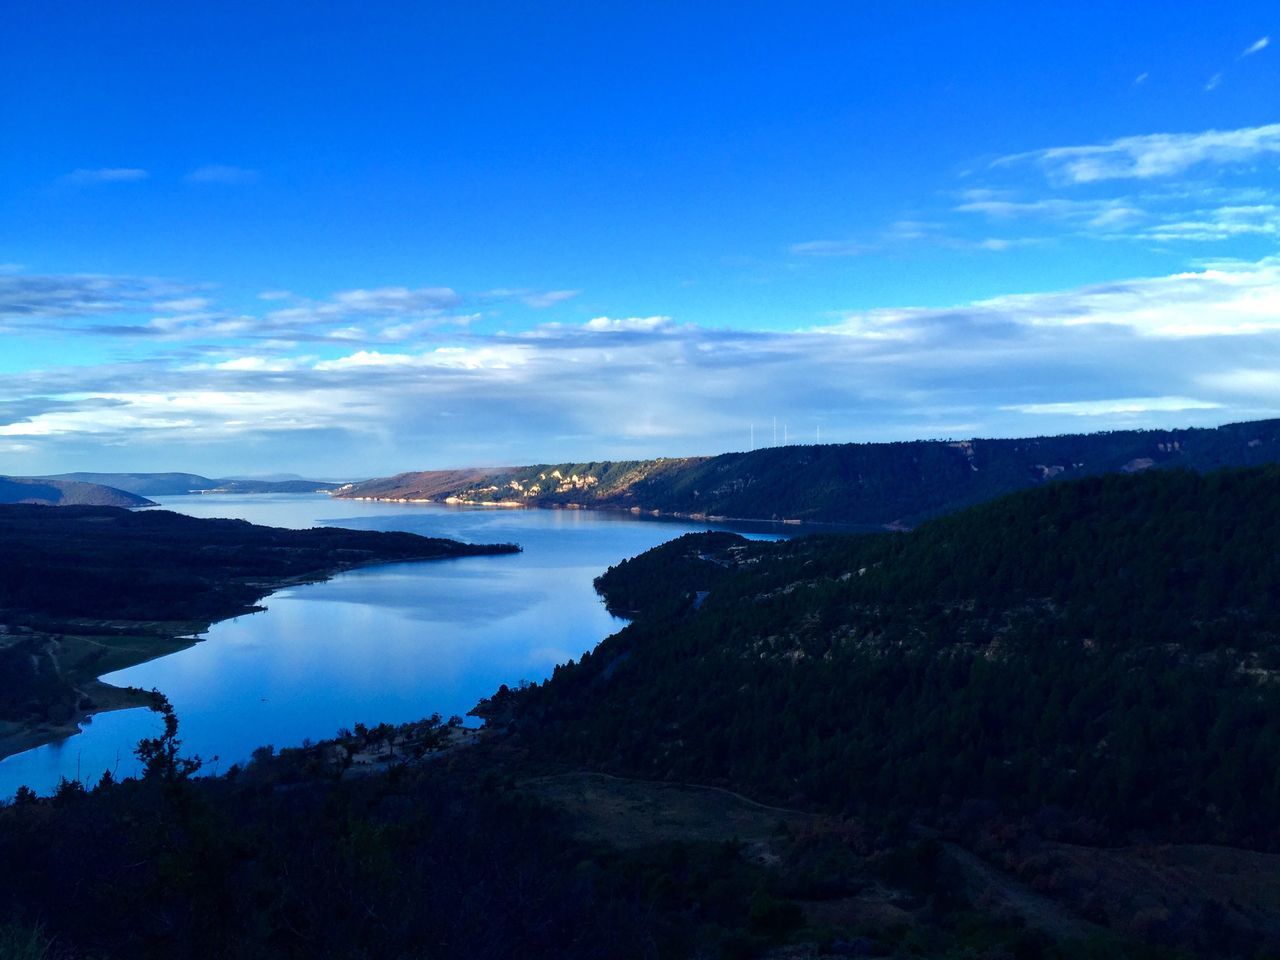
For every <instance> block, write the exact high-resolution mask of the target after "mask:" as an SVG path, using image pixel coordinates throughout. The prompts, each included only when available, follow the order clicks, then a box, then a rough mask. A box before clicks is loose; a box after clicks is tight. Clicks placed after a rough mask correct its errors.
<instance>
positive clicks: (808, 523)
mask: <svg viewBox="0 0 1280 960" xmlns="http://www.w3.org/2000/svg"><path fill="white" fill-rule="evenodd" d="M326 492H327V491H326ZM328 496H329V498H330V499H331V500H352V501H362V502H365V503H430V504H434V505H436V506H443V507H486V508H489V509H499V510H582V511H588V512H592V513H626V514H630V515H631V516H635V517H648V518H652V519H654V520H685V521H692V522H694V523H759V524H766V525H768V526H774V527H783V526H786V527H825V528H829V529H832V530H834V531H836V532H845V533H886V532H892V531H899V530H904V529H909V528H907V527H904V526H903V525H901V524H898V523H896V522H894V523H883V524H865V523H843V522H841V521H839V520H800V519H796V518H794V517H786V518H783V519H780V520H774V519H766V518H763V517H728V516H722V515H721V514H706V513H681V512H680V511H678V510H656V509H646V508H643V507H622V506H614V505H611V504H585V503H545V504H544V503H526V502H523V501H519V500H463V499H460V498H458V497H445V498H444V499H443V500H433V499H431V498H430V497H349V496H343V495H341V494H336V493H328Z"/></svg>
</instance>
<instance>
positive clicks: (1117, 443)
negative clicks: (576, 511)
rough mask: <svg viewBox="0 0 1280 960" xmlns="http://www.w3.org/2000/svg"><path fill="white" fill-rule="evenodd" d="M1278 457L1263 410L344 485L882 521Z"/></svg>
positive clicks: (424, 495)
mask: <svg viewBox="0 0 1280 960" xmlns="http://www.w3.org/2000/svg"><path fill="white" fill-rule="evenodd" d="M1277 461H1280V421H1275V420H1264V421H1258V422H1254V423H1240V424H1230V425H1227V426H1223V427H1218V428H1216V429H1187V430H1124V431H1115V432H1111V433H1097V434H1075V435H1068V436H1058V437H1033V438H1029V439H1018V440H981V439H975V440H963V441H954V442H951V441H938V440H921V441H915V442H911V443H865V444H833V445H824V446H790V447H769V448H765V449H761V450H754V451H751V452H749V453H726V454H722V455H720V456H716V457H691V458H677V459H670V458H668V459H658V460H636V461H612V462H611V461H603V462H591V463H561V464H539V465H535V466H526V467H511V468H501V469H494V470H462V471H426V472H420V473H405V474H399V475H397V476H395V477H390V478H385V479H380V480H370V481H366V482H364V483H357V484H347V485H344V486H342V487H340V488H338V489H337V490H336V491H335V495H336V496H341V497H372V498H377V499H408V500H423V499H426V500H453V501H458V502H467V503H508V504H518V505H527V506H541V507H548V506H552V507H554V506H570V505H575V506H585V507H603V508H610V509H626V510H635V511H639V512H658V513H663V514H683V515H693V516H708V517H733V518H738V519H761V520H784V519H790V520H804V521H822V522H830V523H844V524H855V525H863V526H869V527H880V526H886V525H912V524H915V523H917V522H919V521H920V520H923V519H925V518H927V517H931V516H936V515H938V514H941V513H945V512H947V511H949V510H955V509H959V508H961V507H965V506H969V505H972V504H975V503H981V502H983V501H986V500H990V499H992V498H993V497H997V496H1000V495H1001V494H1005V493H1010V492H1014V491H1017V490H1022V489H1026V488H1030V487H1037V486H1042V485H1044V484H1046V483H1047V482H1050V481H1055V480H1056V481H1061V480H1067V479H1073V478H1079V477H1084V476H1093V475H1100V474H1105V473H1136V472H1141V471H1144V470H1147V469H1151V468H1159V467H1184V468H1187V469H1191V470H1197V471H1206V470H1213V469H1217V468H1219V467H1225V466H1250V465H1257V464H1264V463H1274V462H1277Z"/></svg>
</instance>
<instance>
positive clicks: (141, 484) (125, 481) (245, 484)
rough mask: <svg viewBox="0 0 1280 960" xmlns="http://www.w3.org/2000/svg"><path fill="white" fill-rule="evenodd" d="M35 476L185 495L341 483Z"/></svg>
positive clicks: (304, 489) (303, 489)
mask: <svg viewBox="0 0 1280 960" xmlns="http://www.w3.org/2000/svg"><path fill="white" fill-rule="evenodd" d="M30 479H33V480H50V481H58V482H78V483H95V484H100V485H103V486H108V487H114V488H115V489H117V490H124V491H125V492H127V493H132V494H135V495H137V496H140V497H153V496H154V497H165V496H183V495H186V494H192V493H318V492H321V491H326V490H332V489H334V488H335V487H338V486H339V484H337V483H331V482H328V481H324V480H306V479H302V478H299V479H288V480H269V479H257V478H252V477H223V478H221V479H219V478H215V477H205V476H202V475H200V474H198V473H181V472H162V473H95V472H92V471H79V472H76V473H56V474H50V475H49V476H47V477H33V478H30Z"/></svg>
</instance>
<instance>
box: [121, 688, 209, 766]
mask: <svg viewBox="0 0 1280 960" xmlns="http://www.w3.org/2000/svg"><path fill="white" fill-rule="evenodd" d="M151 693H152V695H153V696H154V698H155V700H154V703H153V705H152V707H151V709H152V710H154V711H155V712H156V713H158V714H160V715H161V716H162V717H163V718H164V732H163V733H162V734H160V736H158V737H148V738H145V739H142V740H139V741H138V746H137V748H136V749H135V750H134V754H135V755H136V756H137V758H138V759H139V760H141V761H142V776H143V778H144V779H147V780H150V779H158V780H163V781H165V782H166V783H179V782H181V781H184V780H188V779H190V778H191V777H193V776H195V774H196V772H197V771H198V770H199V769H200V767H201V766H202V765H203V763H204V761H202V760H201V759H200V758H199V757H198V756H196V757H180V756H178V749H179V748H180V747H181V746H182V741H181V740H179V739H178V715H177V714H176V713H174V710H173V704H171V703H170V702H169V698H168V697H166V696H165V695H164V694H162V693H161V692H160V691H159V690H152V691H151Z"/></svg>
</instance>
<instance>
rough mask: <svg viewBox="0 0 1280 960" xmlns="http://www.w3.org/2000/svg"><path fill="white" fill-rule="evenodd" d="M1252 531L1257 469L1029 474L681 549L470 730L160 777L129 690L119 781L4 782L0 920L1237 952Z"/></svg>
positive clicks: (582, 946) (253, 936) (416, 951)
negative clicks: (968, 500)
mask: <svg viewBox="0 0 1280 960" xmlns="http://www.w3.org/2000/svg"><path fill="white" fill-rule="evenodd" d="M61 512H62V513H65V511H61ZM1277 544H1280V467H1274V466H1273V467H1255V468H1249V469H1234V470H1225V471H1217V472H1213V473H1209V474H1205V475H1201V474H1196V473H1193V472H1190V471H1182V470H1160V471H1147V472H1144V473H1141V474H1137V475H1110V476H1102V477H1090V478H1085V479H1082V480H1078V481H1074V482H1069V483H1054V484H1047V485H1043V486H1040V487H1038V488H1036V489H1033V490H1028V491H1023V492H1021V493H1016V494H1013V495H1011V496H1007V497H1004V498H1002V499H999V500H996V501H993V502H990V503H987V504H984V505H981V506H978V507H974V508H971V509H969V510H966V511H964V512H962V513H957V514H954V515H951V516H947V517H942V518H938V519H934V520H930V521H928V522H926V523H924V524H922V525H921V526H919V527H918V528H917V529H915V530H914V531H912V532H910V533H888V532H881V533H867V534H845V535H839V536H831V535H826V536H813V537H803V538H798V539H795V540H792V541H788V542H779V543H762V542H751V541H747V540H745V539H743V538H740V537H738V536H735V535H732V534H719V533H716V534H696V535H689V536H686V537H682V538H680V539H678V540H675V541H672V542H671V543H669V544H666V545H664V546H662V547H659V548H656V549H655V550H652V551H649V552H648V553H645V554H643V555H641V556H639V557H636V558H633V559H631V560H628V561H625V562H623V563H621V564H619V565H618V566H616V567H614V568H611V569H610V570H608V571H607V572H605V573H604V574H602V575H601V577H600V578H599V580H598V581H597V585H598V588H599V589H600V591H601V593H602V594H603V595H604V596H605V598H606V600H607V602H608V603H609V606H610V608H611V609H613V610H614V611H616V612H620V613H625V614H626V615H628V616H631V617H633V622H632V623H631V624H630V625H629V626H627V627H626V628H625V629H623V630H622V631H620V632H619V633H618V634H616V635H615V636H613V637H610V638H609V639H607V640H606V641H604V642H603V643H602V644H601V645H600V646H599V647H598V648H597V649H596V650H595V651H593V652H592V653H590V654H588V655H586V656H584V657H583V658H582V660H581V661H579V662H577V663H569V664H566V665H564V666H561V667H559V668H557V670H556V671H555V673H554V675H553V676H552V677H551V678H550V679H549V680H548V681H546V682H545V683H542V684H536V685H531V686H527V685H526V686H522V687H521V688H519V689H516V690H511V689H508V688H506V687H503V688H501V689H500V690H499V691H498V692H497V693H496V694H495V695H494V696H493V698H492V699H490V700H486V701H484V702H483V703H482V704H480V705H479V706H478V707H477V709H476V711H475V712H476V713H477V714H479V715H482V716H484V717H486V718H487V720H488V727H489V732H488V733H487V735H485V736H484V737H482V738H478V737H477V735H476V734H474V733H467V732H464V731H461V730H460V729H458V722H457V721H456V720H454V721H450V722H449V723H447V724H446V723H443V722H442V721H441V719H440V718H439V717H432V718H429V719H428V720H425V721H422V722H420V723H418V724H409V725H405V726H402V727H392V726H390V725H388V724H378V725H373V726H364V725H359V724H358V725H356V727H355V730H354V732H348V731H342V732H341V733H340V734H339V736H338V738H337V739H335V740H333V741H328V742H325V743H321V744H307V745H304V746H303V747H300V748H295V749H286V750H281V751H279V752H276V751H275V750H273V749H271V748H270V747H264V748H262V749H260V750H259V751H257V752H256V753H255V755H254V760H253V762H252V763H250V764H248V765H247V766H246V767H244V768H238V767H237V768H233V770H232V771H231V772H230V773H229V774H227V775H224V776H223V777H218V778H193V777H192V776H191V775H192V774H193V773H195V772H196V770H197V769H198V764H199V760H198V758H186V757H183V755H182V753H181V750H180V741H179V740H178V722H177V718H176V717H175V716H173V714H172V712H171V711H169V712H168V713H167V714H166V725H165V730H164V733H163V734H162V735H161V736H159V737H157V738H153V739H151V740H148V741H144V742H143V743H142V744H141V745H140V747H139V756H140V757H141V758H142V759H143V760H144V765H145V769H146V776H144V777H143V778H142V779H140V780H138V781H125V782H122V783H116V782H114V780H113V779H112V778H111V777H110V776H106V777H104V779H103V781H102V782H101V783H100V784H99V785H98V786H97V787H95V788H93V789H88V788H86V786H84V785H80V784H71V783H64V785H63V787H62V788H60V789H59V790H58V791H57V792H56V794H55V796H54V797H52V798H50V799H38V798H36V797H34V795H32V794H30V793H29V792H25V793H21V794H20V795H19V796H18V797H16V798H15V800H14V802H13V803H12V804H10V805H9V806H7V807H3V808H0V863H4V864H5V865H6V869H5V870H4V871H0V923H7V926H3V927H0V937H10V938H11V939H12V941H13V943H14V944H15V948H14V949H15V950H25V951H28V953H19V954H18V955H20V956H26V955H32V956H48V957H50V958H54V960H56V958H59V957H63V956H65V957H67V958H68V960H69V958H71V957H80V956H95V957H104V958H112V957H125V956H128V957H153V956H154V957H162V956H166V957H167V956H191V957H293V956H298V957H304V956H305V957H335V958H337V957H344V958H345V957H379V958H381V957H389V958H406V960H408V958H418V957H424V956H429V957H454V956H458V957H464V956H465V957H468V958H471V957H509V956H528V957H569V958H572V957H579V956H580V957H627V958H630V957H637V958H640V957H643V958H651V957H708V958H716V957H720V958H737V957H743V958H745V957H775V958H781V957H794V958H797V960H798V958H817V957H835V956H841V957H848V956H865V957H890V956H892V957H929V958H946V960H952V958H953V960H975V958H982V960H1008V958H1017V960H1113V958H1114V960H1120V958H1140V960H1147V958H1149V960H1156V958H1166V957H1221V958H1232V960H1262V958H1267V957H1272V956H1275V955H1276V954H1277V949H1276V948H1277V946H1280V827H1278V826H1277V821H1276V818H1275V816H1274V811H1275V810H1277V809H1280V685H1278V684H1277V678H1278V677H1280V550H1277V546H1276V545H1277ZM155 706H156V709H158V710H160V711H161V712H162V713H163V712H165V707H166V705H165V704H164V703H163V701H162V700H157V701H156V704H155ZM477 740H478V741H479V742H475V741H477ZM466 744H470V745H466ZM69 884H71V885H73V886H71V887H69ZM68 889H74V891H75V896H74V904H73V905H71V906H68V904H67V891H68ZM0 942H6V941H3V940H0Z"/></svg>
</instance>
